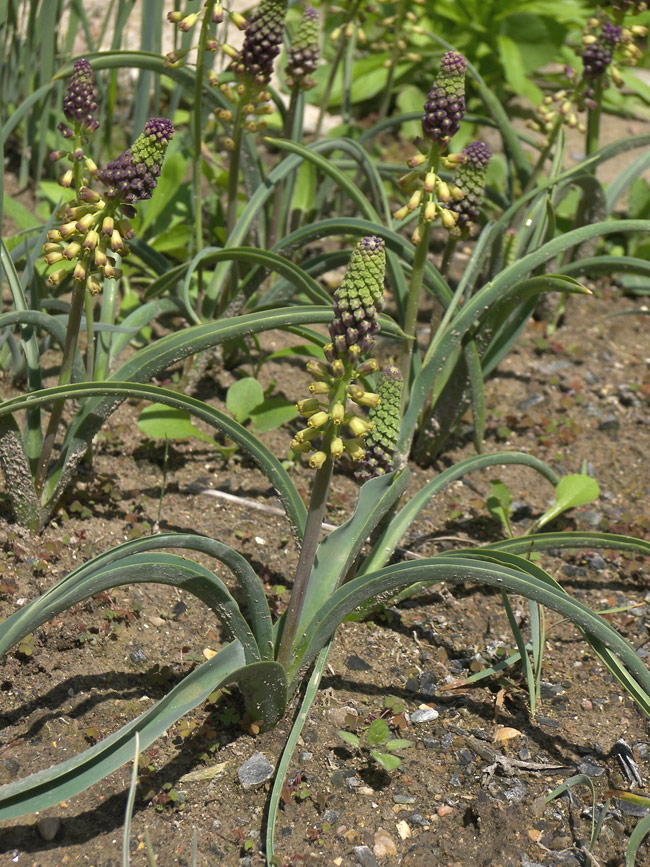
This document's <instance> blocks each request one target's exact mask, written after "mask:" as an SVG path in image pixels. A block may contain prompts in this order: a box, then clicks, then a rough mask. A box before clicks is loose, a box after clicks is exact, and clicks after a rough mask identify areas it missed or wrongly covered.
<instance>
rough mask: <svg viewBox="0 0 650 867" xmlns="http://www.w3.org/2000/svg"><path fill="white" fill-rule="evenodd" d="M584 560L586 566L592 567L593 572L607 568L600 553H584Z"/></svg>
mask: <svg viewBox="0 0 650 867" xmlns="http://www.w3.org/2000/svg"><path fill="white" fill-rule="evenodd" d="M599 523H600V522H599ZM585 560H586V561H587V566H589V568H590V569H593V570H594V572H603V571H604V570H605V569H607V562H606V561H605V560H603V558H602V557H601V556H600V554H585Z"/></svg>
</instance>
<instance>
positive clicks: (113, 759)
mask: <svg viewBox="0 0 650 867" xmlns="http://www.w3.org/2000/svg"><path fill="white" fill-rule="evenodd" d="M244 663H245V660H244V651H243V649H242V647H241V645H240V644H239V643H238V642H236V641H235V642H232V644H228V645H226V646H225V647H224V648H222V649H221V650H220V651H219V652H218V653H217V654H216V656H214V657H213V658H212V659H210V660H208V661H207V662H204V663H203V664H202V665H200V666H199V667H198V668H195V669H194V670H193V671H191V672H190V673H189V674H188V675H187V676H186V677H185V678H184V679H183V680H182V681H181V682H180V683H179V684H177V685H176V686H175V687H174V688H173V689H171V690H170V691H169V692H168V693H167V695H166V696H165V697H164V698H162V699H160V701H158V702H156V704H154V705H153V706H152V707H150V708H149V710H147V711H145V712H144V713H143V714H141V715H140V716H139V717H136V719H134V720H132V721H131V722H130V723H127V725H125V726H123V727H122V728H121V729H119V730H118V731H116V732H115V733H114V734H112V735H109V736H108V737H107V738H104V740H102V741H100V742H99V743H97V744H95V745H94V746H92V747H90V749H88V750H85V751H84V752H82V753H80V754H79V755H76V756H73V757H72V758H70V759H67V760H66V761H65V762H61V763H60V764H58V765H54V766H52V767H51V768H47V769H46V770H43V771H39V772H38V773H36V774H32V775H31V776H29V777H26V778H24V779H22V780H15V781H14V782H12V783H9V784H8V785H6V786H2V787H0V821H4V820H5V819H12V818H14V817H16V816H24V815H25V814H26V813H32V812H34V811H35V810H43V809H45V808H46V807H50V806H52V805H53V804H57V803H59V801H63V800H66V799H68V798H71V797H73V796H74V795H77V794H79V792H83V790H84V789H87V788H88V787H89V786H92V785H94V784H95V783H98V782H99V781H100V780H102V779H103V778H104V777H106V776H108V774H110V773H112V772H113V771H115V770H117V768H119V767H120V766H121V765H123V764H125V763H126V762H128V761H130V760H131V759H132V758H133V753H134V750H135V735H136V733H137V734H138V739H139V744H140V750H141V751H142V750H145V749H146V748H147V747H148V746H149V744H151V743H153V742H154V741H155V740H156V738H158V737H160V735H161V734H162V733H163V732H164V731H166V730H167V729H168V728H169V727H170V726H172V725H173V724H174V723H175V722H177V720H179V719H180V718H181V717H182V716H184V715H185V714H186V713H188V712H189V711H191V710H193V709H194V708H195V707H197V705H199V704H201V702H203V701H205V699H206V698H207V697H208V696H209V695H210V693H211V692H213V691H214V690H215V689H217V688H219V687H221V686H226V685H227V684H228V683H233V682H236V681H237V680H239V678H240V677H242V676H243V674H244V672H245V670H246V669H245V668H244V667H243V666H244ZM257 665H258V666H259V665H264V666H269V665H275V663H257ZM258 673H261V672H259V669H258Z"/></svg>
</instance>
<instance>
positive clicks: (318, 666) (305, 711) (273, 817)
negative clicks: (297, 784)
mask: <svg viewBox="0 0 650 867" xmlns="http://www.w3.org/2000/svg"><path fill="white" fill-rule="evenodd" d="M331 646H332V645H331V643H329V644H326V645H325V647H323V649H322V650H321V651H320V653H319V655H318V659H317V660H316V663H315V665H314V670H313V671H312V673H311V677H310V678H309V682H308V683H307V686H306V688H305V694H304V695H303V697H302V701H301V702H300V709H299V710H298V714H297V716H296V718H295V720H294V723H293V725H292V727H291V731H290V732H289V737H288V738H287V740H286V743H285V745H284V748H283V750H282V756H281V757H280V761H279V762H278V764H277V767H276V769H275V778H274V780H273V788H272V789H271V794H270V795H269V801H268V813H267V817H266V863H267V864H268V865H269V867H270V865H271V864H272V859H273V853H274V852H273V850H274V837H275V825H276V822H277V818H278V810H279V808H280V800H281V792H282V788H283V786H284V780H285V778H286V776H287V771H288V769H289V764H290V762H291V759H292V757H293V753H294V750H295V749H296V746H297V744H298V740H299V738H300V733H301V732H302V730H303V727H304V725H305V723H306V722H307V716H308V715H309V710H310V708H311V706H312V704H313V703H314V699H315V698H316V694H317V692H318V687H319V685H320V681H321V678H322V676H323V672H324V671H325V666H326V665H327V657H328V656H329V652H330V647H331Z"/></svg>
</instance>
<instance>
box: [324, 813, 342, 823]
mask: <svg viewBox="0 0 650 867" xmlns="http://www.w3.org/2000/svg"><path fill="white" fill-rule="evenodd" d="M321 818H322V820H323V822H327V823H328V825H336V823H337V822H338V821H339V819H340V818H341V817H340V816H339V814H338V813H337V812H336V810H325V811H324V812H323V815H322V816H321Z"/></svg>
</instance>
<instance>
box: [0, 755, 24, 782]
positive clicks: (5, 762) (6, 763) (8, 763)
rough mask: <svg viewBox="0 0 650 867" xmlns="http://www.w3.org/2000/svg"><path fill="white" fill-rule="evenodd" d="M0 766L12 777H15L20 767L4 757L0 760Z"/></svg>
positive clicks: (12, 760) (10, 758) (15, 762)
mask: <svg viewBox="0 0 650 867" xmlns="http://www.w3.org/2000/svg"><path fill="white" fill-rule="evenodd" d="M2 764H3V765H4V766H5V768H6V769H7V770H8V771H9V773H10V774H11V776H12V777H15V776H16V774H17V773H18V771H19V770H20V765H19V763H18V762H17V761H16V759H13V758H12V757H11V756H5V757H4V758H3V760H2Z"/></svg>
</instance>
